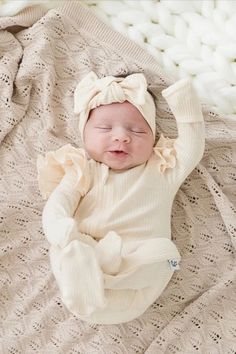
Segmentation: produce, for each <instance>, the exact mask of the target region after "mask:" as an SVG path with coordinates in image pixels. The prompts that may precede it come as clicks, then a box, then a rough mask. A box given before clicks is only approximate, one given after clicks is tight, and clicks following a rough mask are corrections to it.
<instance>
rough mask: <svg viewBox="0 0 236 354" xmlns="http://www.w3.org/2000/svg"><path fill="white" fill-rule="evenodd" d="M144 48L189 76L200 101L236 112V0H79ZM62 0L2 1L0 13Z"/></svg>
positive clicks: (176, 73) (174, 72) (177, 75)
mask: <svg viewBox="0 0 236 354" xmlns="http://www.w3.org/2000/svg"><path fill="white" fill-rule="evenodd" d="M77 1H79V2H80V3H82V4H83V5H85V6H88V7H89V8H91V9H93V11H94V12H95V14H96V15H98V16H99V17H100V18H101V19H102V20H103V21H105V22H106V23H107V24H109V25H111V26H112V27H113V28H114V29H115V30H117V31H119V32H121V33H122V34H124V35H125V36H128V37H129V38H130V39H132V40H134V41H135V42H136V43H138V44H139V45H141V46H142V47H143V48H145V49H146V50H148V51H149V52H150V53H151V54H152V55H153V56H154V57H155V59H156V60H157V61H158V63H159V64H160V65H161V66H162V67H163V68H164V69H165V71H166V72H167V73H168V74H169V76H172V77H173V79H176V80H177V79H180V78H183V77H191V78H192V80H193V83H194V86H195V88H196V90H197V92H198V94H199V96H200V97H201V99H202V101H203V102H205V103H206V104H209V105H210V106H212V107H214V108H215V110H217V111H218V112H220V113H227V114H236V34H235V28H236V15H235V13H236V1H233V0H203V1H201V0H200V1H199V0H195V1H194V0H191V1H187V0H178V1H177V0H170V1H167V0H160V1H158V0H81V1H80V0H77ZM61 2H62V1H60V0H50V1H49V0H46V1H45V0H17V1H14V0H2V1H0V4H1V3H2V7H1V6H0V16H1V15H2V16H7V15H13V14H15V13H16V12H18V11H20V10H21V9H22V8H23V7H24V6H28V5H35V4H42V5H43V6H44V7H48V8H52V7H56V6H57V5H58V4H60V3H61Z"/></svg>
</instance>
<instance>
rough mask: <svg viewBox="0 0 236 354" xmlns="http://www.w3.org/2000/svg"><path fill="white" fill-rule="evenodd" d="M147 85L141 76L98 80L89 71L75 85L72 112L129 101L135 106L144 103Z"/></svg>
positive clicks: (110, 77)
mask: <svg viewBox="0 0 236 354" xmlns="http://www.w3.org/2000/svg"><path fill="white" fill-rule="evenodd" d="M146 92H147V83H146V80H145V78H144V76H143V75H142V74H131V75H129V76H127V77H126V78H120V77H114V76H106V77H104V78H101V79H99V78H98V76H97V75H96V74H95V73H94V72H93V71H91V72H90V73H89V74H88V75H86V76H85V77H84V78H83V79H82V80H81V81H80V82H79V84H78V85H77V87H76V89H75V94H74V100H75V102H74V111H75V113H77V114H80V113H81V112H82V111H86V110H88V109H89V110H91V109H93V108H95V107H97V106H99V105H100V104H109V103H112V102H124V101H125V100H128V101H130V102H131V103H133V104H135V105H140V106H141V105H143V104H144V103H145V95H146Z"/></svg>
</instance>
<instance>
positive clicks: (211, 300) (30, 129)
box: [0, 1, 236, 354]
mask: <svg viewBox="0 0 236 354" xmlns="http://www.w3.org/2000/svg"><path fill="white" fill-rule="evenodd" d="M91 70H95V72H96V73H97V74H99V75H100V76H105V75H108V74H111V75H117V76H119V75H127V74H129V73H133V72H143V73H144V74H145V77H146V78H147V81H148V84H149V88H150V90H151V91H152V92H153V93H154V94H155V96H156V101H157V107H158V120H157V123H158V131H161V132H162V133H163V134H164V135H165V136H168V137H170V138H174V137H176V134H177V131H176V125H175V120H174V117H173V115H172V114H171V112H170V110H169V109H168V106H167V104H166V103H165V101H164V99H163V98H162V96H161V91H162V90H163V89H164V88H166V87H167V86H169V85H170V84H171V83H173V82H172V81H171V80H170V79H169V78H168V76H167V74H166V73H165V72H163V70H162V69H161V68H160V66H159V65H158V64H157V63H156V61H155V59H154V58H153V57H151V56H150V55H149V54H148V53H147V52H146V51H144V50H142V49H141V48H140V47H137V46H136V45H135V43H133V42H131V41H130V40H128V39H127V38H124V37H123V36H122V35H120V34H119V33H117V32H114V31H113V30H112V29H111V28H110V27H108V26H106V25H104V24H102V23H101V22H100V21H99V20H98V19H97V18H96V17H94V16H93V15H92V14H91V11H88V10H87V9H86V8H84V7H83V8H81V7H80V6H78V4H77V2H73V1H68V2H66V4H65V5H64V6H63V7H62V8H60V9H57V10H54V9H52V10H50V11H49V12H48V13H46V11H45V10H44V9H41V8H40V7H37V8H31V9H28V10H24V11H22V12H21V13H19V14H18V16H15V17H10V18H9V17H7V18H4V17H2V18H0V92H1V95H0V119H1V127H0V201H1V203H0V352H1V353H3V354H42V353H46V354H49V353H50V354H65V353H66V354H81V353H83V354H84V353H86V354H87V353H89V354H90V353H96V354H97V353H99V354H107V353H122V354H137V353H138V354H141V353H142V354H143V353H145V354H157V353H158V354H159V353H160V354H162V353H166V354H167V353H168V354H169V353H170V354H173V353H174V354H178V353H180V354H190V353H191V354H192V353H201V354H205V353H209V354H215V353H224V354H225V353H226V354H232V353H235V352H236V343H235V332H236V327H235V323H236V306H235V297H236V285H235V284H236V279H235V277H236V272H235V246H236V240H235V239H236V236H235V235H236V208H235V205H236V194H235V191H236V170H235V156H236V134H235V132H236V122H235V119H234V117H232V116H229V115H228V116H223V115H217V114H214V113H213V112H212V111H211V110H208V109H206V108H204V120H205V126H206V149H205V154H204V156H203V159H202V160H201V162H200V163H199V164H198V166H197V167H196V168H195V170H194V171H193V172H192V173H191V175H190V176H189V177H188V178H187V180H186V181H185V182H184V184H183V185H182V186H181V188H180V190H179V192H178V193H177V195H176V198H175V201H174V205H173V208H172V218H171V222H172V237H173V241H174V242H175V243H176V245H177V247H178V249H179V251H180V254H181V257H182V263H181V269H180V270H179V271H178V272H177V273H176V274H174V276H173V277H172V279H171V281H170V283H169V284H168V286H167V288H166V289H165V291H164V293H163V294H162V296H161V297H160V298H159V299H158V300H157V301H156V302H155V303H154V304H153V305H152V306H150V308H149V309H148V310H147V311H146V312H145V313H144V314H143V315H142V316H140V317H139V318H137V319H135V320H133V321H130V322H128V323H126V324H120V325H111V326H110V325H93V324H90V323H84V322H82V321H80V320H79V319H78V318H77V317H76V316H73V315H71V314H70V313H69V311H67V310H66V309H65V307H64V306H63V305H62V303H61V301H60V296H59V291H58V288H57V286H56V283H55V281H54V278H53V276H52V273H51V270H50V266H49V255H48V248H49V245H48V242H47V240H46V239H45V235H44V234H43V231H42V222H41V220H42V210H43V206H44V201H43V200H42V197H41V195H40V193H39V189H38V183H37V170H36V158H37V156H38V154H41V155H43V154H45V153H46V151H49V150H55V149H58V148H60V147H61V146H62V145H65V144H66V143H71V144H73V145H74V146H76V147H79V146H81V145H80V140H79V138H78V134H77V130H78V119H77V118H76V117H75V115H74V113H73V94H74V89H75V87H76V84H77V82H78V81H79V80H80V79H81V78H82V77H83V76H84V75H85V74H86V73H88V72H89V71H91Z"/></svg>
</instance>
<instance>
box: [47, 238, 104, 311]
mask: <svg viewBox="0 0 236 354" xmlns="http://www.w3.org/2000/svg"><path fill="white" fill-rule="evenodd" d="M50 259H51V265H52V270H53V273H54V275H55V278H56V280H57V283H58V286H59V288H60V291H61V295H62V301H63V303H64V304H65V305H66V307H67V308H68V309H69V310H70V311H71V312H72V313H74V314H77V315H82V316H89V315H90V314H91V313H92V312H94V311H95V310H98V309H101V308H103V307H104V306H105V298H104V280H103V274H102V271H101V269H100V266H99V264H98V262H97V259H96V256H95V252H94V249H93V248H92V247H91V246H89V245H86V244H83V243H82V242H79V241H78V240H74V241H72V242H70V244H69V245H67V246H66V247H64V248H63V249H61V248H60V247H57V246H52V247H51V249H50Z"/></svg>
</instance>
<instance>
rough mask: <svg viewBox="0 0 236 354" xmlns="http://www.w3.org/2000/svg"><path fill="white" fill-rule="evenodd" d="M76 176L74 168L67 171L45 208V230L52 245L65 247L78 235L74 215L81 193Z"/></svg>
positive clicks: (43, 216)
mask: <svg viewBox="0 0 236 354" xmlns="http://www.w3.org/2000/svg"><path fill="white" fill-rule="evenodd" d="M76 178H77V176H76V174H75V172H74V170H72V169H71V170H69V171H67V173H66V174H65V175H64V177H63V179H62V180H61V182H60V183H59V185H58V186H57V187H56V188H55V189H54V191H53V192H52V193H51V195H50V197H49V199H48V200H47V202H46V204H45V207H44V209H43V214H42V224H43V231H44V233H45V236H46V238H47V239H48V241H49V242H50V244H51V245H54V246H60V247H65V246H66V245H68V244H69V242H71V241H72V240H74V239H76V237H78V231H77V225H76V222H75V220H74V218H73V215H74V212H75V210H76V208H77V206H78V203H79V201H80V198H81V194H80V192H79V190H78V188H75V186H76V183H75V182H76Z"/></svg>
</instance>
